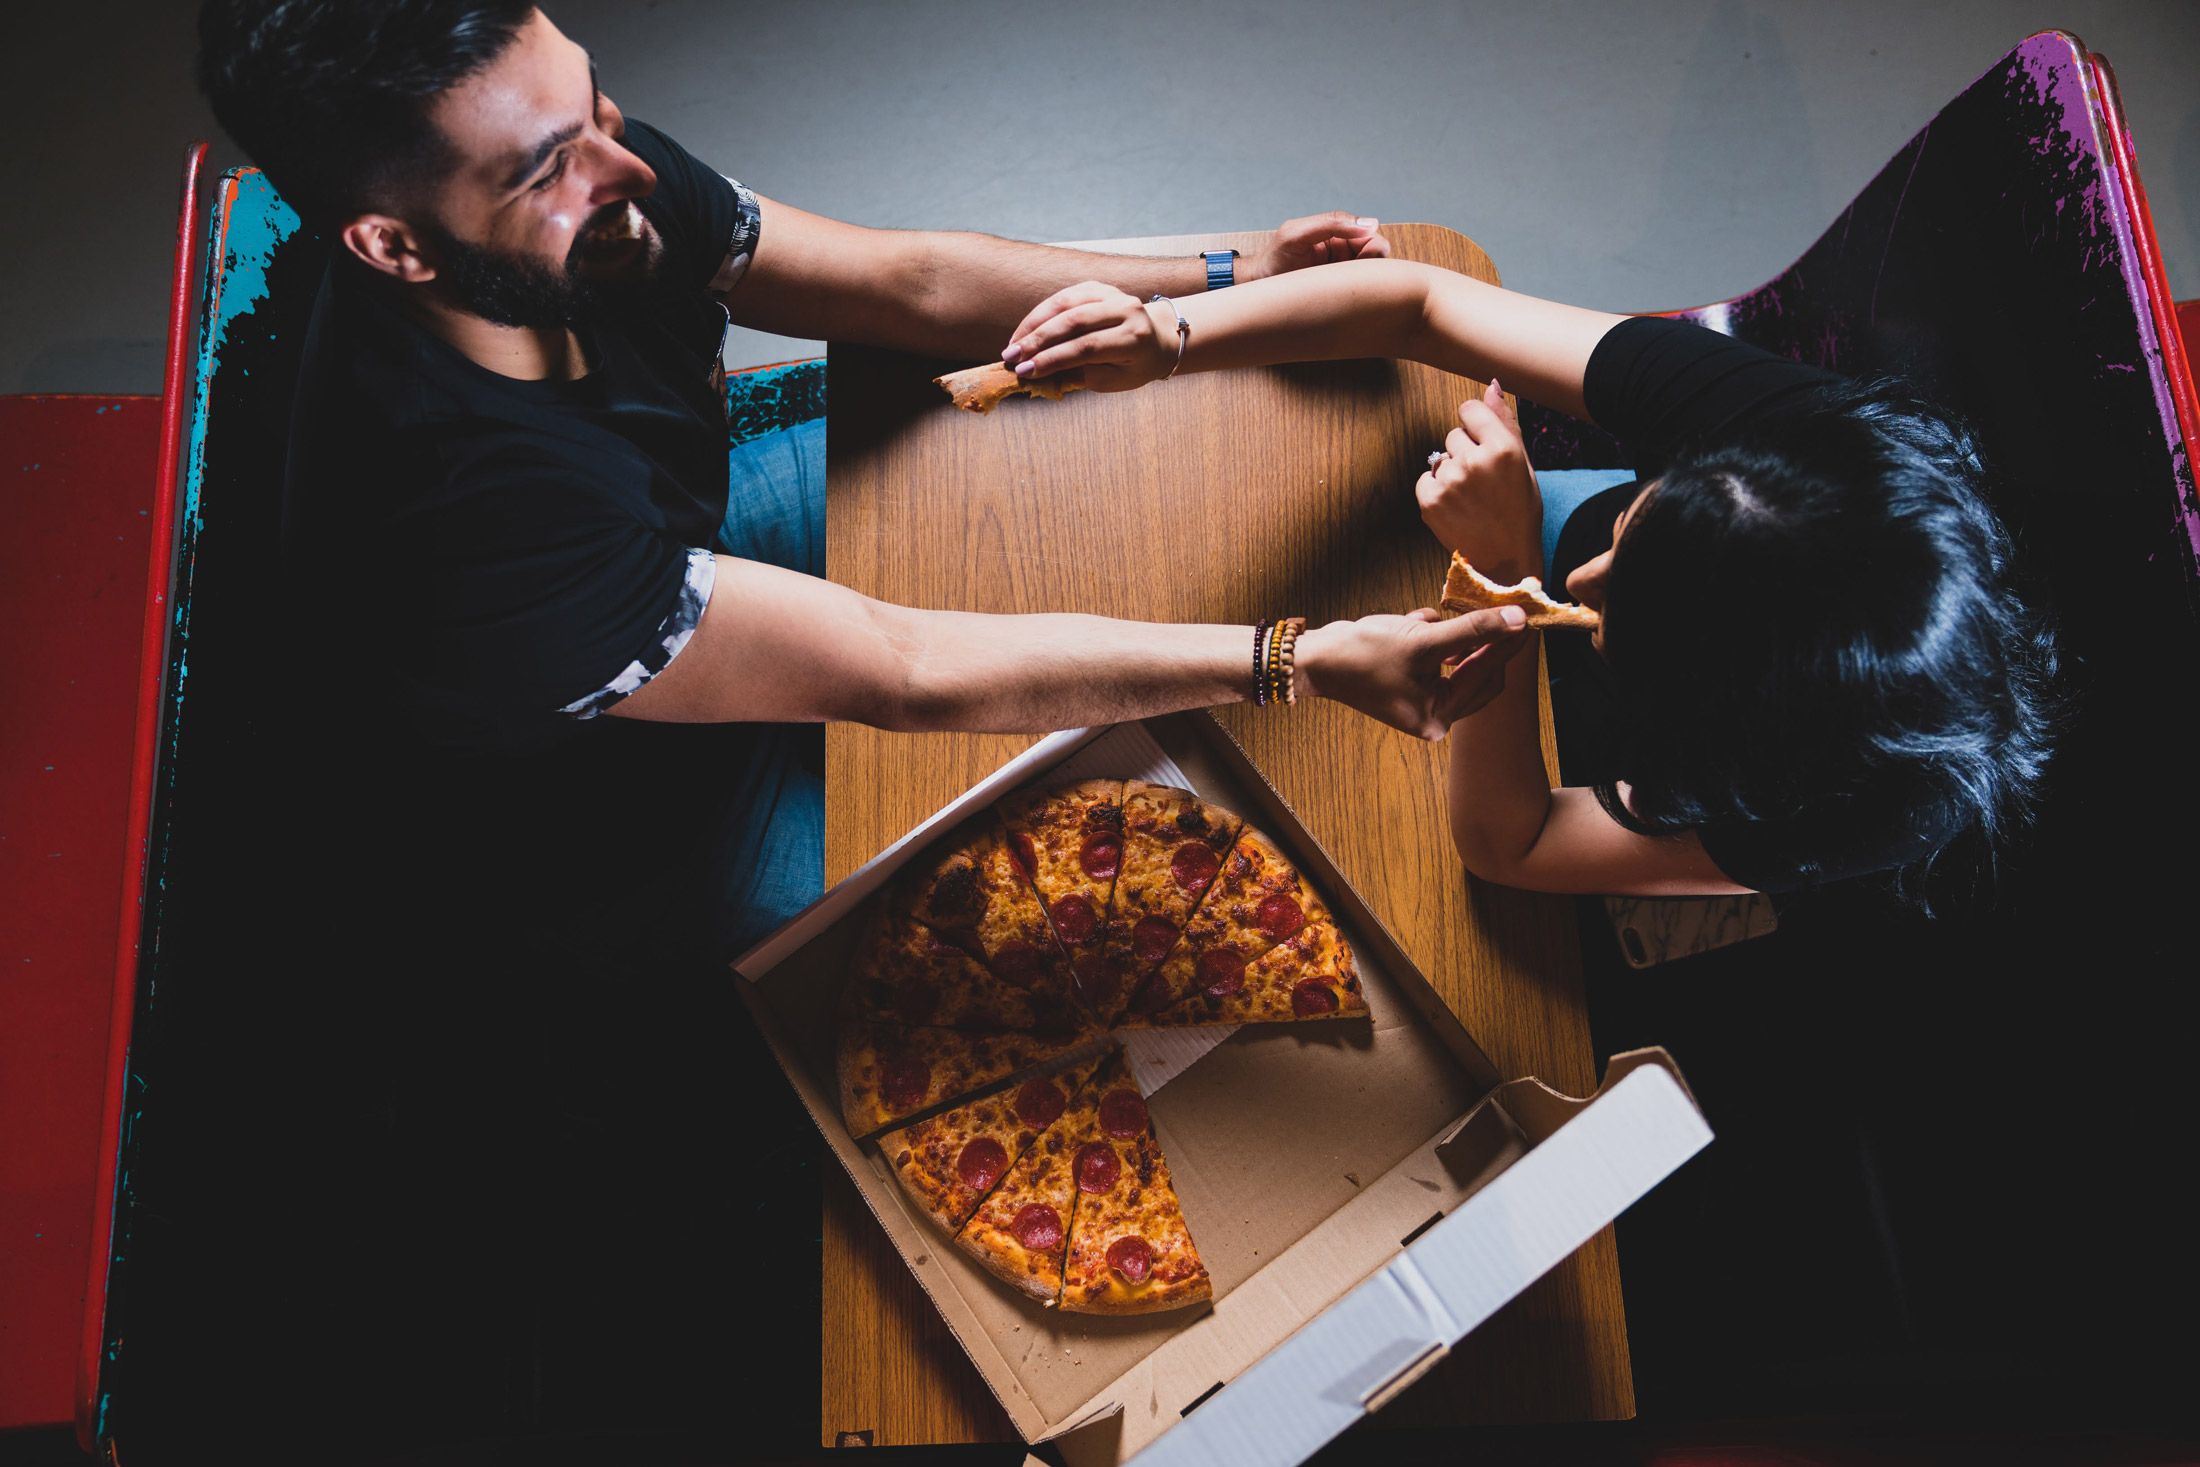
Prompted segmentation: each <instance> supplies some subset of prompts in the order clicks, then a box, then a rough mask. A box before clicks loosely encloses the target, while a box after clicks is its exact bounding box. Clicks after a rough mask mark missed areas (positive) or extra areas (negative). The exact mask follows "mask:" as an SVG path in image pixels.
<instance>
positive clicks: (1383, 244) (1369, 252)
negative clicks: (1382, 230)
mask: <svg viewBox="0 0 2200 1467" xmlns="http://www.w3.org/2000/svg"><path fill="white" fill-rule="evenodd" d="M1354 258H1356V259H1361V260H1386V259H1388V258H1390V241H1389V240H1387V239H1385V238H1383V237H1382V236H1381V235H1380V234H1370V235H1369V236H1368V237H1367V238H1366V239H1364V240H1362V241H1360V252H1359V254H1358V255H1356V256H1355V257H1354Z"/></svg>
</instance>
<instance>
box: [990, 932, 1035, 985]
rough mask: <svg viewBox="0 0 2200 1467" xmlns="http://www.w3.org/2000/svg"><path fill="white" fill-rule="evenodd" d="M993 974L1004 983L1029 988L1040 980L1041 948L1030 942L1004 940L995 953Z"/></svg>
mask: <svg viewBox="0 0 2200 1467" xmlns="http://www.w3.org/2000/svg"><path fill="white" fill-rule="evenodd" d="M993 975H994V976H995V977H996V978H999V979H1000V980H1001V981H1002V982H1003V983H1013V984H1015V985H1016V986H1017V987H1018V988H1029V987H1030V986H1031V985H1032V984H1034V983H1036V982H1038V981H1039V950H1038V949H1037V948H1035V947H1033V946H1032V945H1031V944H1030V943H1028V942H1004V943H1002V944H1001V950H1000V951H999V952H997V953H995V954H994V955H993Z"/></svg>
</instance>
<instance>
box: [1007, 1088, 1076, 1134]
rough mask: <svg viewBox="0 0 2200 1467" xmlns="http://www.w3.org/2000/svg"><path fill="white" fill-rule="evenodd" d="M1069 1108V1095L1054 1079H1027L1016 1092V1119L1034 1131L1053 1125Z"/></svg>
mask: <svg viewBox="0 0 2200 1467" xmlns="http://www.w3.org/2000/svg"><path fill="white" fill-rule="evenodd" d="M1068 1108H1069V1097H1068V1096H1066V1095H1064V1094H1063V1093H1062V1087H1061V1086H1059V1085H1057V1084H1055V1083H1054V1082H1053V1081H1052V1080H1026V1081H1024V1088H1023V1089H1021V1090H1019V1091H1017V1092H1016V1119H1017V1120H1019V1121H1022V1122H1023V1123H1024V1124H1025V1125H1027V1126H1029V1127H1031V1129H1032V1130H1034V1131H1039V1130H1044V1129H1045V1128H1046V1127H1048V1126H1051V1125H1053V1124H1054V1123H1055V1122H1056V1121H1057V1120H1060V1119H1061V1116H1062V1112H1063V1111H1064V1110H1067V1109H1068Z"/></svg>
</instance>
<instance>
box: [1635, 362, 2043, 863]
mask: <svg viewBox="0 0 2200 1467" xmlns="http://www.w3.org/2000/svg"><path fill="white" fill-rule="evenodd" d="M1984 484H1985V467H1984V465H1983V464H1982V462H1981V460H1980V456H1979V452H1978V448H1977V446H1976V444H1975V443H1974V442H1973V441H1972V438H1971V436H1970V434H1969V433H1968V432H1967V431H1966V430H1965V429H1964V428H1963V427H1962V425H1961V424H1959V423H1958V422H1956V421H1955V420H1954V419H1953V418H1951V417H1950V416H1949V415H1948V414H1947V413H1945V412H1943V411H1942V410H1941V409H1939V408H1938V407H1936V406H1934V405H1933V404H1931V403H1929V402H1927V401H1925V400H1924V399H1922V398H1921V397H1919V396H1918V395H1917V394H1916V393H1915V392H1914V390H1912V389H1910V388H1908V387H1906V386H1905V385H1903V384H1901V383H1899V382H1895V381H1887V380H1881V381H1877V382H1866V383H1843V384H1839V385H1837V386H1832V387H1828V388H1825V389H1822V390H1821V392H1820V393H1819V394H1818V395H1816V396H1815V397H1814V398H1813V400H1812V401H1811V402H1810V404H1809V405H1808V406H1807V407H1805V408H1803V409H1801V410H1798V411H1794V412H1791V413H1788V414H1784V415H1781V416H1780V417H1777V418H1774V419H1771V420H1768V421H1767V422H1765V423H1763V424H1761V425H1759V426H1757V427H1754V428H1752V429H1749V430H1746V431H1745V432H1743V433H1742V434H1740V435H1738V436H1736V437H1734V438H1731V439H1728V440H1725V441H1722V442H1718V443H1716V444H1705V445H1699V446H1697V447H1694V448H1692V449H1689V450H1686V451H1684V452H1683V453H1681V454H1680V455H1678V456H1677V457H1676V458H1675V460H1674V462H1673V463H1672V465H1671V466H1670V468H1669V469H1668V471H1667V472H1666V474H1665V475H1664V476H1663V477H1662V478H1661V479H1659V480H1658V481H1657V482H1656V483H1655V484H1654V485H1653V486H1652V488H1651V490H1650V492H1649V494H1648V495H1647V497H1645V498H1644V500H1643V501H1642V502H1641V504H1640V506H1639V507H1638V508H1637V509H1636V510H1635V512H1634V514H1633V515H1632V516H1631V517H1630V518H1629V520H1628V522H1627V526H1626V529H1625V532H1624V533H1623V535H1622V537H1621V540H1620V544H1619V547H1618V551H1617V553H1616V554H1615V555H1614V557H1613V560H1612V569H1611V573H1610V578H1609V580H1608V581H1607V585H1606V591H1605V629H1604V647H1605V652H1606V654H1607V655H1608V657H1609V658H1610V660H1611V663H1612V667H1613V671H1614V674H1615V676H1616V678H1617V680H1618V685H1619V689H1620V697H1619V700H1618V703H1617V706H1616V710H1615V714H1614V727H1613V729H1612V732H1613V735H1614V742H1615V749H1616V753H1617V755H1618V758H1617V766H1616V767H1617V772H1618V774H1619V777H1620V778H1621V779H1624V780H1626V781H1627V782H1628V784H1629V785H1630V786H1631V789H1630V791H1629V806H1630V808H1631V810H1632V813H1633V815H1634V816H1635V818H1636V819H1637V820H1639V821H1641V822H1642V823H1643V824H1645V825H1647V826H1649V827H1651V828H1655V829H1661V830H1678V829H1683V828H1687V827H1692V826H1701V825H1705V824H1716V823H1721V822H1732V821H1741V820H1766V819H1772V820H1778V819H1788V818H1795V817H1799V816H1804V815H1806V814H1808V813H1809V812H1810V811H1812V810H1813V809H1820V810H1822V809H1824V808H1826V807H1827V805H1828V803H1829V802H1834V801H1843V800H1848V799H1852V798H1854V797H1856V796H1858V795H1863V794H1868V793H1877V794H1880V795H1882V796H1884V795H1887V794H1890V793H1891V794H1892V795H1893V796H1894V798H1896V799H1897V800H1901V801H1907V802H1910V803H1911V804H1914V805H1926V804H1930V803H1931V802H1935V801H1938V802H1940V804H1941V810H1942V819H1941V820H1940V821H1939V823H1940V824H1941V826H1942V827H1943V828H1944V829H1945V830H1947V831H1948V832H1949V834H1950V835H1962V834H1965V833H1970V834H1975V835H1976V836H1979V837H1983V846H1984V849H1985V850H1986V851H1987V852H1988V853H1989V854H1990V853H1991V851H1992V850H1993V848H1994V847H1995V846H1996V845H1997V844H1999V843H2000V842H2001V841H2003V840H2004V839H2006V837H2007V836H2008V835H2009V834H2011V833H2012V832H2013V831H2014V830H2016V829H2017V828H2019V827H2021V826H2022V825H2023V824H2024V823H2025V822H2026V821H2027V820H2028V819H2029V817H2030V813H2031V810H2032V807H2033V804H2034V801H2035V799H2036V797H2037V792H2038V789H2039V786H2040V782H2041V779H2042V776H2043V774H2044V772H2045V769H2046V765H2047V760H2048V755H2049V750H2050V747H2051V745H2052V743H2053V739H2054V734H2055V732H2056V728H2057V725H2058V723H2059V721H2060V713H2059V706H2058V698H2057V695H2056V693H2055V690H2054V679H2055V673H2056V651H2055V634H2054V630H2053V627H2052V625H2051V623H2050V622H2049V620H2048V618H2047V617H2046V615H2045V614H2044V613H2043V612H2041V611H2039V610H2036V609H2035V608H2033V607H2032V606H2030V605H2028V604H2027V603H2026V601H2025V599H2024V598H2023V597H2022V596H2021V595H2019V593H2018V591H2017V590H2016V589H2015V586H2014V584H2013V577H2014V566H2013V553H2012V546H2011V542H2010V537H2009V534H2008V531H2007V530H2006V529H2004V528H2003V526H2002V523H2001V521H2000V519H1999V518H1998V517H1997V516H1996V515H1995V514H1994V511H1993V510H1992V508H1991V507H1990V506H1989V505H1988V504H1987V501H1986V498H1985V495H1984V493H1983V488H1984ZM1929 859H1930V858H1929V857H1928V858H1927V860H1928V862H1929Z"/></svg>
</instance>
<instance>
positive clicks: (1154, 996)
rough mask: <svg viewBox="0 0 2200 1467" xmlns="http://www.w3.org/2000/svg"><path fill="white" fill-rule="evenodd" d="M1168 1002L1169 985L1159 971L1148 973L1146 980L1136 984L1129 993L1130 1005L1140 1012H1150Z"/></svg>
mask: <svg viewBox="0 0 2200 1467" xmlns="http://www.w3.org/2000/svg"><path fill="white" fill-rule="evenodd" d="M1168 1002H1169V985H1168V981H1167V980H1166V979H1164V978H1163V977H1162V976H1161V975H1160V974H1159V973H1148V974H1147V975H1146V981H1145V982H1143V983H1141V984H1139V985H1138V991H1137V992H1136V993H1134V994H1132V995H1131V1007H1132V1008H1133V1009H1135V1010H1137V1011H1138V1012H1139V1013H1141V1014H1150V1013H1152V1012H1154V1010H1156V1009H1160V1008H1165V1007H1166V1006H1167V1005H1168Z"/></svg>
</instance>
